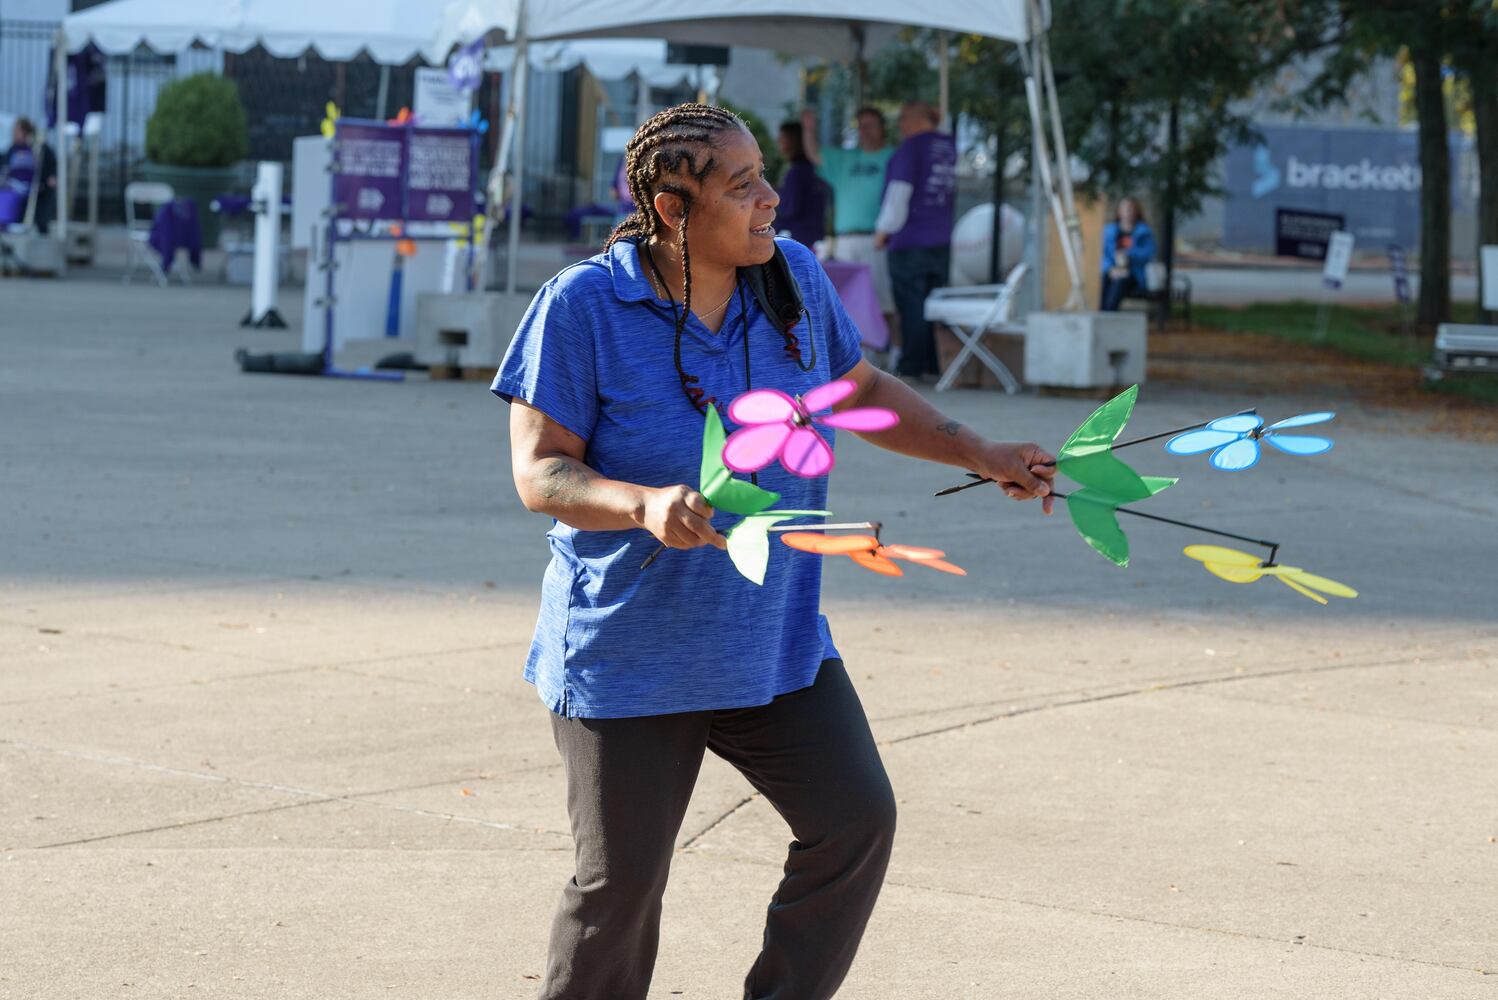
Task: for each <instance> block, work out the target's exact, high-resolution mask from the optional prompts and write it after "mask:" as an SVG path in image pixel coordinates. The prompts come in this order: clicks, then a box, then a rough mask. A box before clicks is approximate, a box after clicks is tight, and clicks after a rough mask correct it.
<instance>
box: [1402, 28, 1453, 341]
mask: <svg viewBox="0 0 1498 1000" xmlns="http://www.w3.org/2000/svg"><path fill="white" fill-rule="evenodd" d="M1410 61H1411V63H1412V64H1413V65H1414V68H1415V111H1416V113H1417V114H1418V115H1419V118H1420V175H1421V179H1420V303H1419V306H1418V308H1417V310H1416V316H1417V320H1418V322H1419V324H1420V328H1421V331H1422V332H1424V333H1433V332H1434V331H1435V327H1436V325H1437V324H1439V323H1444V322H1446V321H1447V320H1448V319H1449V318H1450V316H1451V146H1450V145H1449V141H1450V140H1449V138H1448V136H1447V130H1446V101H1445V98H1444V95H1443V94H1442V93H1441V50H1440V48H1439V47H1438V46H1437V45H1436V44H1435V43H1434V40H1432V39H1422V40H1421V41H1420V42H1419V43H1418V44H1416V45H1411V46H1410Z"/></svg>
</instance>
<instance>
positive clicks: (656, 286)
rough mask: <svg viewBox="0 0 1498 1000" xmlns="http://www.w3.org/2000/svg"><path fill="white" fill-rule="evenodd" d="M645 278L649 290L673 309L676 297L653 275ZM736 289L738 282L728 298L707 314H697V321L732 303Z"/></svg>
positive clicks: (715, 313)
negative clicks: (648, 282) (647, 281)
mask: <svg viewBox="0 0 1498 1000" xmlns="http://www.w3.org/2000/svg"><path fill="white" fill-rule="evenodd" d="M652 263H653V262H652ZM646 277H647V278H649V279H650V288H651V290H652V291H654V292H655V293H656V294H657V295H659V296H660V297H661V298H663V299H667V300H668V301H670V303H671V305H672V306H673V307H674V306H675V305H676V296H674V295H672V294H671V290H670V289H669V288H666V287H665V286H664V284H663V283H662V282H659V281H657V279H656V277H655V275H653V274H647V275H646ZM737 289H738V282H734V288H732V289H730V290H729V292H728V297H727V298H726V299H724V300H723V301H722V302H719V303H718V304H717V305H715V306H713V307H712V308H711V309H709V310H708V311H707V312H698V313H697V318H698V319H707V318H708V317H709V316H716V315H717V314H718V310H720V309H722V308H723V307H724V306H726V305H728V303H730V302H732V301H733V293H734V291H736V290H737ZM692 311H693V312H697V311H696V310H695V309H694V310H692Z"/></svg>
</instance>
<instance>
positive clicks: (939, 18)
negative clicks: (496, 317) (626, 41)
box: [437, 0, 1082, 308]
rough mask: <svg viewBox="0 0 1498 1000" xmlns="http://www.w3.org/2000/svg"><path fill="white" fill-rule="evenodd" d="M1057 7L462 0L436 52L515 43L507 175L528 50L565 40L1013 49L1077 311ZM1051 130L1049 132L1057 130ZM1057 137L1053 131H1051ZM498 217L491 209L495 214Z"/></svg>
mask: <svg viewBox="0 0 1498 1000" xmlns="http://www.w3.org/2000/svg"><path fill="white" fill-rule="evenodd" d="M1049 19H1050V10H1049V3H1048V0H983V2H974V0H923V2H922V3H921V4H919V5H916V4H912V3H910V2H909V0H818V2H817V4H816V5H815V7H814V8H809V5H807V4H805V3H804V0H458V2H454V3H450V4H448V6H447V9H446V11H445V14H444V18H443V23H442V25H441V27H440V28H439V30H438V34H437V45H438V47H439V48H450V47H452V46H454V45H460V44H464V43H467V42H471V41H472V40H474V39H475V38H478V37H485V38H486V39H488V40H490V41H493V42H499V41H503V40H509V41H513V42H514V47H515V57H514V77H513V78H514V79H515V81H516V85H515V86H513V87H511V88H510V95H511V97H510V101H509V107H508V109H507V112H506V116H505V127H504V136H503V138H502V139H501V142H500V152H499V164H498V165H497V167H496V171H497V172H498V173H503V172H504V171H505V169H506V167H509V166H511V164H510V161H511V159H512V158H511V156H510V151H511V150H512V149H514V148H519V137H520V136H522V135H523V134H524V127H525V123H524V119H523V117H522V116H520V115H519V114H518V110H519V109H521V108H523V107H524V106H525V105H524V95H525V76H526V67H527V65H528V63H529V59H528V57H527V55H526V50H527V46H529V45H530V44H531V43H533V42H544V41H555V40H561V39H582V38H615V37H632V38H634V37H647V38H658V39H664V40H667V41H672V42H684V43H697V44H713V45H745V46H753V47H759V48H766V49H773V50H776V51H780V52H784V53H788V54H793V55H803V56H820V57H823V58H826V59H830V60H835V61H843V62H851V61H854V60H860V59H862V58H864V57H865V56H866V55H869V54H872V53H873V52H874V51H876V50H877V49H878V48H880V47H882V46H883V45H884V44H886V43H887V42H888V41H889V40H890V39H892V38H893V37H894V36H895V34H896V33H897V32H898V31H900V30H901V29H902V28H934V29H937V30H942V31H955V32H961V33H971V34H979V35H985V36H988V37H990V38H997V39H1000V40H1003V41H1010V42H1014V43H1015V44H1016V45H1018V46H1019V47H1020V52H1021V54H1022V56H1023V58H1024V64H1025V69H1026V83H1025V89H1026V94H1027V97H1028V98H1029V103H1030V114H1031V124H1032V127H1033V129H1032V130H1033V134H1034V138H1035V146H1036V154H1037V155H1036V163H1037V166H1038V167H1039V170H1038V179H1039V181H1040V183H1041V185H1042V187H1043V189H1044V192H1045V194H1046V196H1047V199H1048V201H1049V202H1050V204H1051V210H1052V214H1053V216H1054V218H1055V221H1056V225H1057V229H1058V231H1059V232H1060V233H1061V234H1062V241H1061V242H1062V248H1063V250H1064V256H1065V259H1066V264H1067V269H1068V271H1069V272H1070V273H1069V277H1070V278H1071V284H1072V294H1071V299H1070V301H1069V303H1068V305H1069V306H1070V307H1073V308H1079V307H1080V305H1081V286H1082V278H1081V266H1080V262H1081V245H1080V235H1079V226H1078V225H1077V221H1076V209H1075V204H1074V200H1073V197H1072V185H1071V178H1070V175H1069V172H1068V167H1067V152H1066V144H1065V137H1064V136H1063V135H1062V131H1061V126H1060V117H1059V115H1058V114H1057V112H1056V98H1055V81H1054V77H1053V74H1052V72H1051V68H1050V56H1049V50H1048V48H1047V45H1046V38H1045V35H1046V32H1045V28H1046V26H1047V25H1048V24H1049ZM1048 126H1049V127H1048ZM1047 131H1049V133H1050V134H1049V136H1047ZM513 159H514V160H515V162H514V164H513V167H512V170H513V176H512V177H511V190H510V197H511V210H510V230H509V250H510V252H509V273H508V277H507V282H506V286H507V288H509V289H510V290H511V291H513V290H514V287H515V262H516V253H517V249H518V244H519V237H520V229H519V225H520V215H521V209H520V190H521V184H520V177H521V174H522V172H523V167H524V164H523V163H521V162H519V159H520V158H518V157H515V158H513ZM491 210H492V209H491Z"/></svg>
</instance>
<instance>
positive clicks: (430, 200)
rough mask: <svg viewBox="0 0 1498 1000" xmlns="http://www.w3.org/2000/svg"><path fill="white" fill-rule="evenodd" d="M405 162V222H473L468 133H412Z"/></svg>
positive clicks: (435, 130)
mask: <svg viewBox="0 0 1498 1000" xmlns="http://www.w3.org/2000/svg"><path fill="white" fill-rule="evenodd" d="M409 160H410V162H409V167H408V170H409V173H408V175H407V180H406V218H407V219H410V220H411V221H412V222H463V223H466V222H468V221H469V220H471V219H472V218H473V215H474V204H473V187H474V180H475V170H476V167H477V164H476V163H475V156H474V143H473V133H472V132H471V131H470V130H468V129H462V128H416V129H412V130H411V139H410V150H409Z"/></svg>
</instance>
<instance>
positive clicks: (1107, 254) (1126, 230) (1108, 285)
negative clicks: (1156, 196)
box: [1101, 195, 1155, 312]
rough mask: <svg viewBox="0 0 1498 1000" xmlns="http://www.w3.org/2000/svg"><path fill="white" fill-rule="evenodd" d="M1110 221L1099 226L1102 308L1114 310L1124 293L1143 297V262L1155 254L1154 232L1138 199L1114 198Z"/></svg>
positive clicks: (1148, 260)
mask: <svg viewBox="0 0 1498 1000" xmlns="http://www.w3.org/2000/svg"><path fill="white" fill-rule="evenodd" d="M1115 211H1116V214H1115V215H1114V217H1113V221H1112V222H1110V223H1108V225H1106V226H1104V227H1103V255H1102V269H1103V296H1102V299H1103V301H1102V306H1101V308H1102V310H1103V312H1114V311H1116V310H1117V309H1118V306H1119V304H1120V303H1121V302H1123V300H1124V299H1125V298H1126V297H1129V296H1137V297H1145V296H1147V295H1148V292H1149V285H1148V283H1147V282H1146V280H1145V276H1144V271H1145V266H1146V265H1148V264H1149V262H1150V261H1151V260H1152V259H1154V256H1155V234H1154V233H1153V232H1152V231H1151V230H1150V227H1149V224H1148V223H1146V222H1145V221H1144V213H1143V212H1141V211H1140V210H1139V202H1137V201H1135V200H1134V199H1133V198H1132V197H1129V196H1127V195H1126V196H1124V197H1123V198H1120V199H1119V200H1118V208H1117V209H1116V210H1115Z"/></svg>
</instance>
